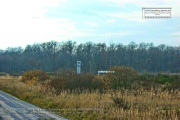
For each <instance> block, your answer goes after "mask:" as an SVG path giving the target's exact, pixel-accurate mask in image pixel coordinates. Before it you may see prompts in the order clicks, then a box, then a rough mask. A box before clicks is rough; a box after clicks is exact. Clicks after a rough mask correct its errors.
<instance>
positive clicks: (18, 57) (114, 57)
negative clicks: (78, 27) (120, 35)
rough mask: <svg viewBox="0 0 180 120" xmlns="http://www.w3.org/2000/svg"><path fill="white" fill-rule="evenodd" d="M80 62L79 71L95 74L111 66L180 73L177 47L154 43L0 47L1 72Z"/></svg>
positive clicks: (70, 66)
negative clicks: (80, 68)
mask: <svg viewBox="0 0 180 120" xmlns="http://www.w3.org/2000/svg"><path fill="white" fill-rule="evenodd" d="M77 61H81V62H82V72H85V73H87V72H90V73H97V71H98V70H108V69H109V68H111V67H112V66H129V67H132V68H133V69H135V70H137V71H139V72H141V73H142V72H153V73H154V72H171V73H175V72H180V46H167V45H165V44H161V45H158V46H155V45H154V44H153V43H143V42H142V43H139V44H136V43H135V42H130V43H129V44H128V45H123V44H121V43H119V44H115V43H112V44H110V45H107V44H105V43H92V42H87V43H83V44H77V43H76V42H74V41H66V42H56V41H50V42H44V43H39V44H33V45H27V46H26V47H25V48H24V49H23V48H21V47H15V48H12V47H9V48H7V49H6V50H0V72H7V73H20V72H22V71H27V70H32V69H40V70H44V71H48V72H54V71H57V70H62V69H66V70H76V62H77Z"/></svg>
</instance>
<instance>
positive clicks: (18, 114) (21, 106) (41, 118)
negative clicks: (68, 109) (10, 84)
mask: <svg viewBox="0 0 180 120" xmlns="http://www.w3.org/2000/svg"><path fill="white" fill-rule="evenodd" d="M0 120H67V119H65V118H63V117H60V116H58V115H56V114H54V113H52V112H49V111H48V110H44V109H41V108H39V107H37V106H34V105H32V104H29V103H26V102H24V101H22V100H19V99H17V98H15V97H13V96H11V95H9V94H6V93H4V92H2V91H0Z"/></svg>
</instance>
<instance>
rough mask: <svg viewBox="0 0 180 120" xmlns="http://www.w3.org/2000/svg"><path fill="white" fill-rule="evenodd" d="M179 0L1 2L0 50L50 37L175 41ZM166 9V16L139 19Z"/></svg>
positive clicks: (179, 40) (179, 37) (179, 30)
mask: <svg viewBox="0 0 180 120" xmlns="http://www.w3.org/2000/svg"><path fill="white" fill-rule="evenodd" d="M178 5H179V0H1V1H0V49H6V48H7V47H18V46H21V47H23V48H24V47H25V46H26V45H27V44H33V43H42V42H47V41H51V40H55V41H59V42H61V41H67V40H72V41H75V42H77V43H85V42H89V41H92V42H94V43H97V42H105V43H107V44H108V43H112V42H113V43H123V44H128V43H129V42H131V41H134V42H136V43H140V42H145V43H151V42H152V43H154V44H155V45H159V44H166V45H171V46H178V45H180V6H178ZM142 7H171V8H172V18H171V19H142Z"/></svg>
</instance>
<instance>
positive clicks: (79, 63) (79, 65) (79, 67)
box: [77, 61, 81, 74]
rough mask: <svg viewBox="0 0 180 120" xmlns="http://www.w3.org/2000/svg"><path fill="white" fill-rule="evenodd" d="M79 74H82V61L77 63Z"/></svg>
mask: <svg viewBox="0 0 180 120" xmlns="http://www.w3.org/2000/svg"><path fill="white" fill-rule="evenodd" d="M77 74H81V61H77Z"/></svg>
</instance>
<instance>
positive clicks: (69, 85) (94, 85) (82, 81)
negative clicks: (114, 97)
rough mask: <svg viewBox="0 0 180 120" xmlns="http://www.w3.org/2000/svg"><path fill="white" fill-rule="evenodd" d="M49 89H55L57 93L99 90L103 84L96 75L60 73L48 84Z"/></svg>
mask: <svg viewBox="0 0 180 120" xmlns="http://www.w3.org/2000/svg"><path fill="white" fill-rule="evenodd" d="M47 84H48V85H47V86H48V87H49V88H51V89H55V91H56V93H59V92H60V91H61V90H70V91H73V90H80V91H82V90H84V89H88V90H99V89H101V87H102V82H101V81H100V80H99V79H97V78H96V77H95V75H93V74H90V73H86V74H80V75H79V74H76V72H74V71H65V70H64V71H59V72H57V73H56V74H55V75H54V76H53V77H52V79H51V81H49V82H48V83H47Z"/></svg>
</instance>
